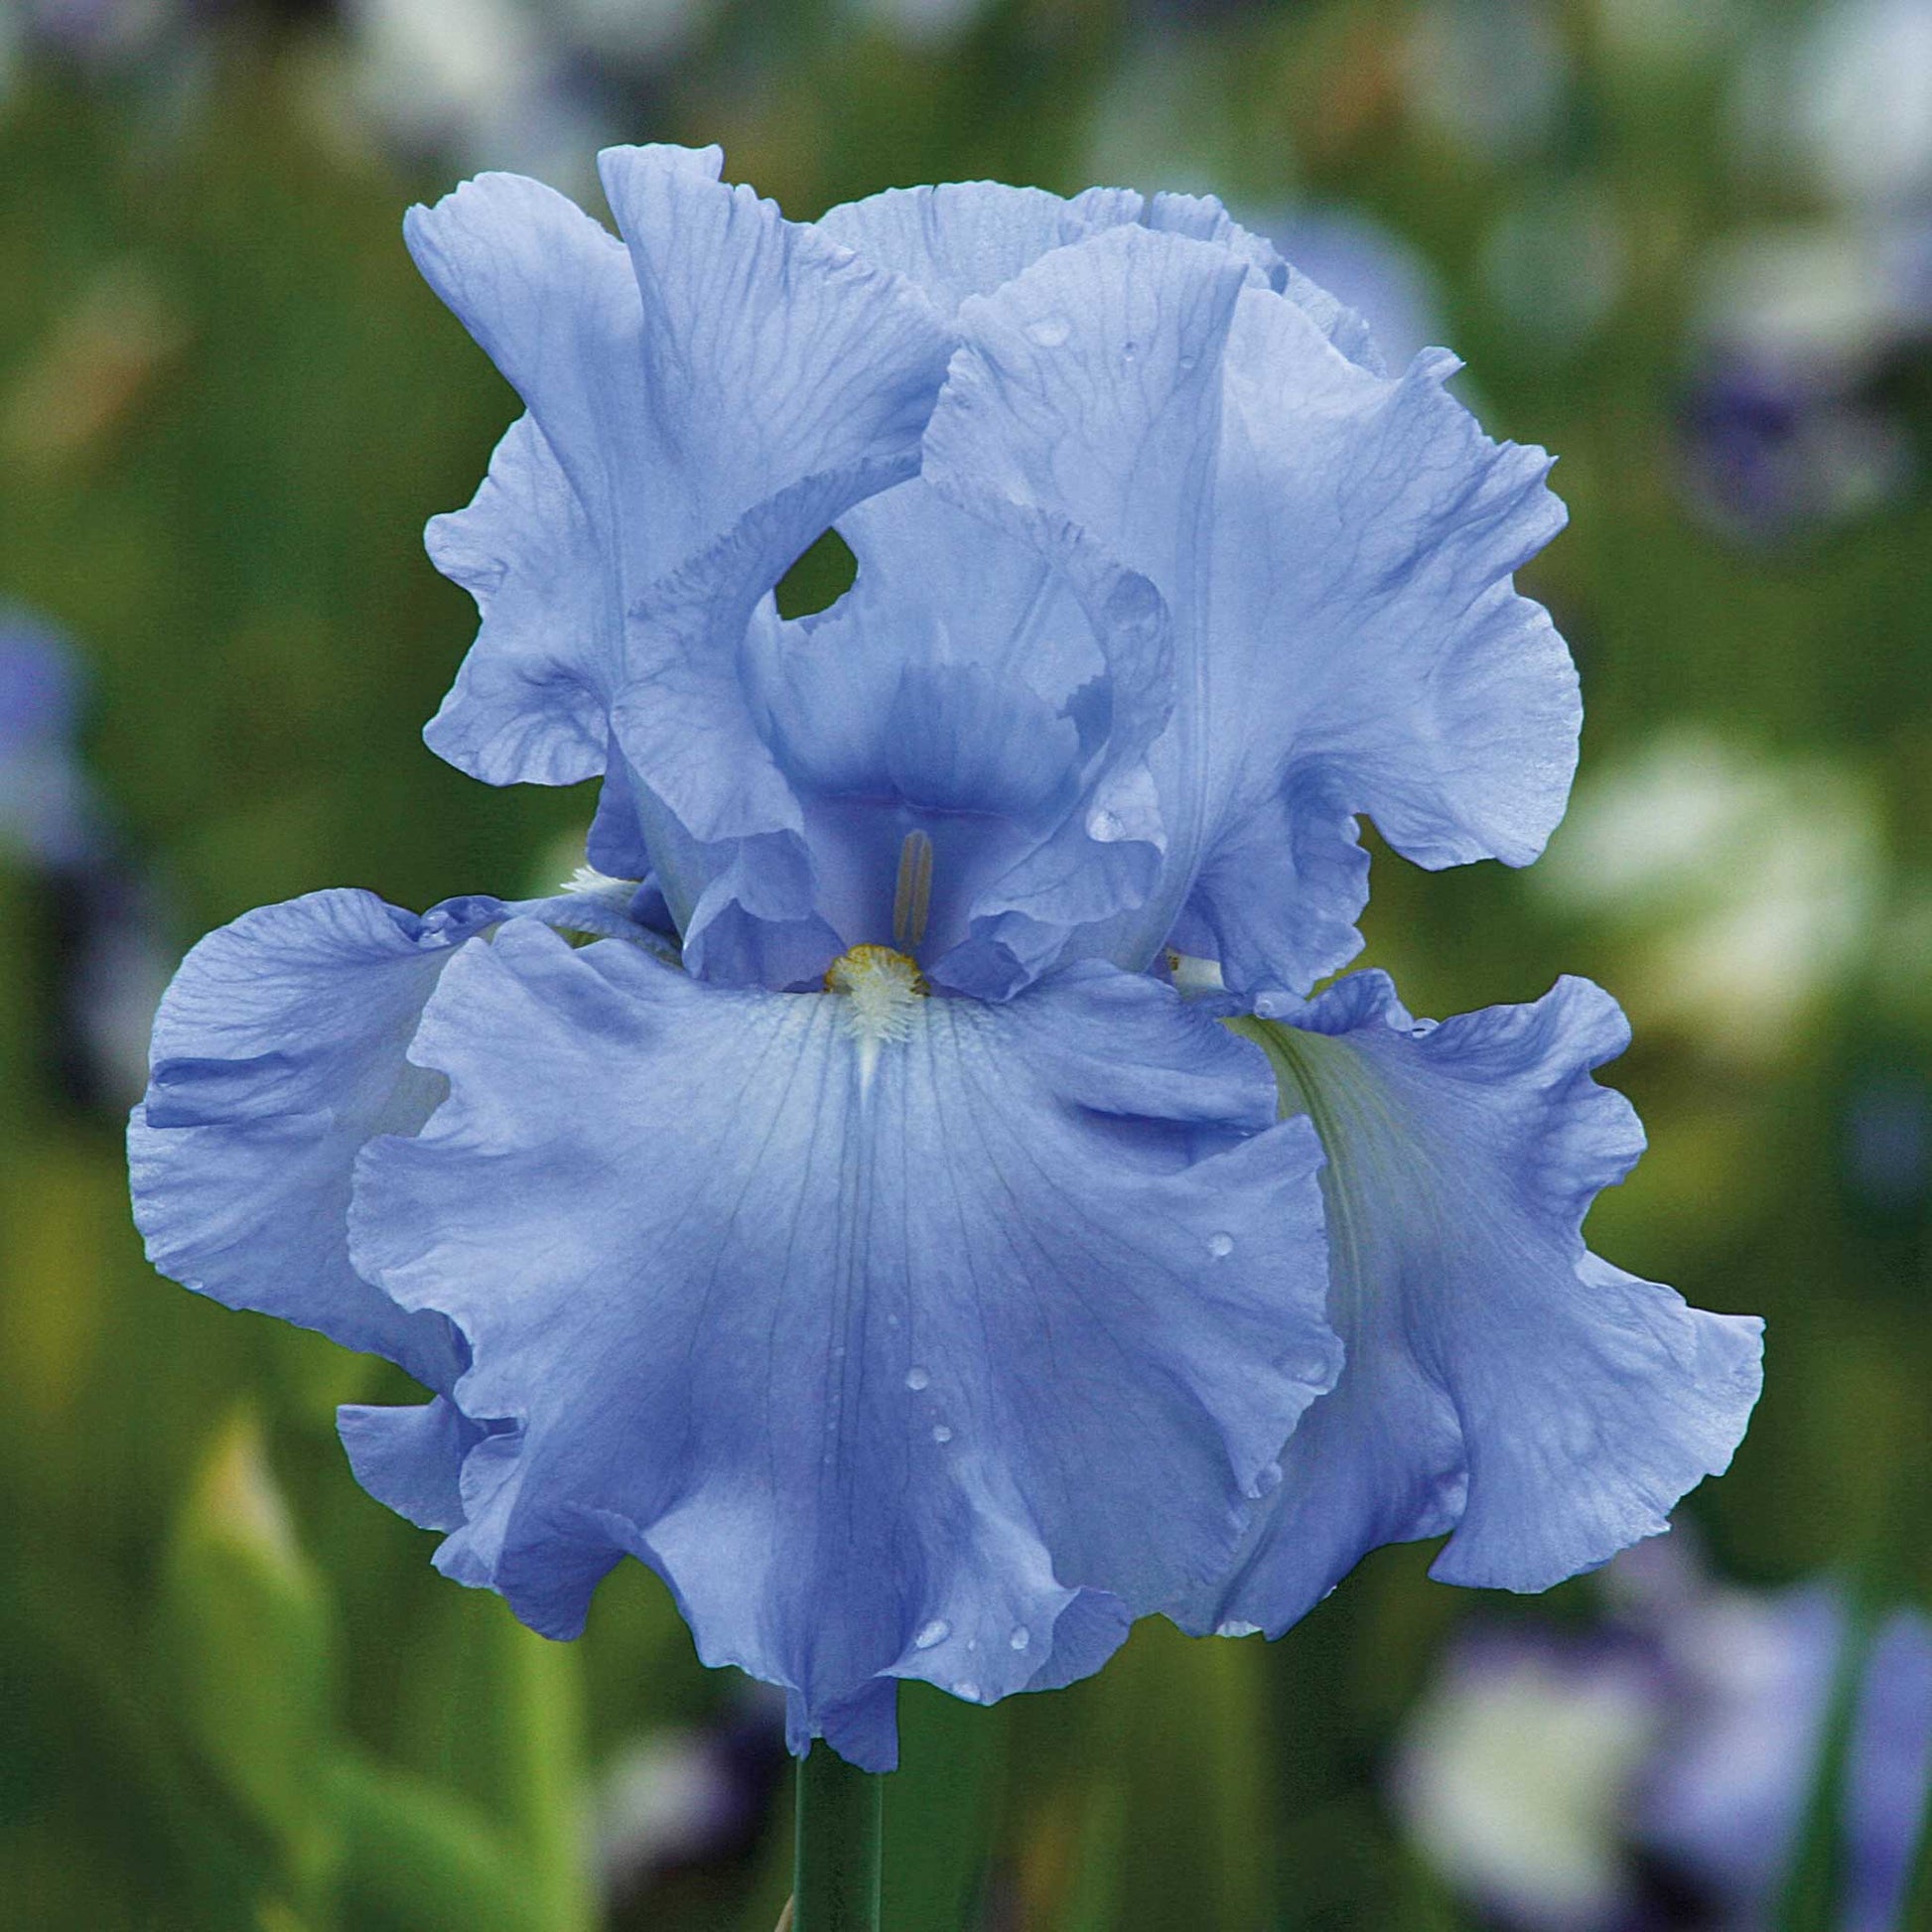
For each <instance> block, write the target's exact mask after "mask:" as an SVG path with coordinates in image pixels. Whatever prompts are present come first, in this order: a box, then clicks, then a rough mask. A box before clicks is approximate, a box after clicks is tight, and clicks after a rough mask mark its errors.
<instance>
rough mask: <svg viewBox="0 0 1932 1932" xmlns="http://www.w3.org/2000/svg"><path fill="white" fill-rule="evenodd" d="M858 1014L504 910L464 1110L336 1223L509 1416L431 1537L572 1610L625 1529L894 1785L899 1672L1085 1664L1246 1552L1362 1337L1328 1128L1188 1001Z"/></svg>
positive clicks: (545, 1604)
mask: <svg viewBox="0 0 1932 1932" xmlns="http://www.w3.org/2000/svg"><path fill="white" fill-rule="evenodd" d="M851 1012H852V1009H851V1007H850V1006H849V1004H848V1003H847V1002H846V1001H845V1000H844V999H843V998H841V997H839V996H836V995H830V994H799V995H789V996H782V995H770V994H765V993H759V992H739V991H733V990H727V989H720V988H717V987H711V986H706V985H704V984H702V983H700V982H697V981H694V980H691V979H689V978H687V977H686V976H684V975H683V974H681V973H679V972H677V971H675V970H673V969H670V968H666V967H664V966H662V965H660V964H658V963H657V962H656V961H654V960H652V959H651V958H649V957H648V956H647V955H645V954H644V953H642V952H641V951H639V950H638V949H636V948H633V947H626V946H622V945H593V946H590V947H587V948H583V949H581V950H576V951H573V950H572V949H571V948H570V947H569V946H567V945H566V944H564V943H563V942H562V941H560V940H558V939H556V938H555V937H554V936H552V935H549V934H547V933H544V932H542V931H539V930H537V929H535V928H534V927H531V926H527V925H525V926H519V927H512V928H505V929H504V930H503V931H502V933H501V934H500V935H499V937H498V939H497V941H496V943H495V944H494V945H493V946H491V947H489V948H487V949H483V948H476V949H472V950H471V951H470V952H468V953H466V954H465V955H464V956H463V957H462V958H461V959H460V960H458V961H456V962H454V964H453V967H452V970H451V971H450V972H449V973H447V974H446V975H445V977H444V980H443V983H442V985H441V986H440V987H439V988H438V991H437V994H436V996H435V997H434V998H433V999H432V1000H431V1002H430V1005H429V1007H428V1009H427V1011H426V1014H425V1017H424V1022H423V1027H422V1030H421V1033H420V1034H419V1035H418V1038H417V1041H416V1043H415V1045H414V1047H413V1048H412V1049H411V1050H412V1053H413V1055H414V1056H415V1058H416V1059H417V1060H418V1061H419V1062H420V1063H421V1064H422V1065H423V1066H424V1067H425V1068H426V1069H431V1070H434V1071H435V1072H437V1073H440V1074H442V1075H444V1076H445V1077H447V1078H448V1080H449V1082H450V1098H449V1099H448V1100H447V1101H446V1102H445V1103H444V1105H443V1107H442V1108H441V1109H440V1110H439V1111H438V1113H437V1114H436V1116H435V1118H434V1119H433V1121H432V1122H431V1123H430V1125H429V1127H428V1128H427V1129H426V1130H425V1132H424V1133H423V1134H421V1135H419V1136H418V1137H416V1138H415V1139H413V1140H410V1141H400V1140H392V1141H385V1142H381V1143H378V1144H375V1145H373V1146H371V1147H370V1149H369V1150H368V1152H367V1154H366V1155H365V1157H364V1159H363V1162H362V1166H361V1171H360V1173H359V1176H358V1179H357V1183H356V1195H355V1202H354V1207H353V1210H352V1215H351V1224H352V1230H353V1232H352V1247H353V1252H354V1254H355V1258H356V1262H357V1265H358V1267H360V1268H361V1269H362V1271H363V1272H364V1273H365V1274H366V1275H367V1276H368V1277H369V1278H370V1279H372V1280H375V1281H379V1282H380V1283H381V1284H382V1285H383V1287H384V1288H385V1289H386V1290H387V1291H388V1292H389V1294H390V1295H392V1296H393V1297H394V1298H395V1300H396V1301H397V1303H398V1304H400V1305H401V1306H403V1307H406V1308H411V1309H415V1310H419V1311H435V1312H436V1313H438V1314H440V1315H443V1316H446V1317H448V1318H449V1319H450V1320H451V1321H453V1322H454V1323H455V1324H456V1325H457V1327H458V1328H459V1329H460V1330H461V1332H462V1333H463V1335H464V1336H465V1338H466V1340H467V1343H468V1346H469V1348H470V1350H471V1353H472V1365H471V1366H470V1368H469V1369H468V1371H467V1372H466V1373H465V1375H464V1376H463V1378H462V1379H461V1381H460V1382H459V1384H458V1386H457V1389H456V1399H457V1401H458V1403H459V1405H460V1406H461V1408H462V1409H463V1411H464V1412H465V1414H466V1415H468V1416H470V1417H472V1418H476V1419H479V1420H480V1421H485V1422H488V1423H489V1424H491V1425H492V1426H493V1427H494V1428H495V1429H496V1431H497V1433H495V1434H492V1435H490V1436H489V1437H488V1438H486V1439H485V1440H483V1442H481V1443H480V1444H479V1445H478V1446H476V1447H475V1448H473V1449H471V1450H470V1452H469V1454H468V1457H467V1460H466V1461H465V1462H464V1464H463V1468H462V1472H461V1494H462V1498H463V1503H464V1507H465V1511H466V1515H467V1520H466V1522H465V1523H464V1525H463V1527H462V1528H461V1529H460V1530H458V1531H457V1532H456V1533H455V1534H454V1535H452V1536H451V1538H450V1539H449V1540H448V1541H447V1542H446V1543H445V1544H444V1545H443V1547H442V1550H441V1551H440V1553H439V1556H438V1559H437V1560H438V1563H439V1566H440V1567H441V1568H443V1569H444V1570H445V1571H446V1572H448V1573H449V1574H451V1575H452V1576H455V1577H457V1578H459V1579H461V1580H462V1581H464V1582H467V1583H472V1584H479V1585H485V1586H487V1587H493V1588H495V1589H498V1590H500V1591H501V1592H502V1593H503V1594H504V1595H505V1596H507V1597H508V1599H509V1601H510V1603H511V1605H512V1606H513V1607H514V1608H515V1610H516V1611H517V1613H518V1615H520V1616H521V1617H522V1618H523V1619H524V1620H525V1621H526V1622H529V1623H531V1624H532V1625H533V1626H535V1627H536V1628H538V1629H540V1630H544V1631H547V1632H549V1633H551V1634H554V1635H569V1634H573V1633H574V1632H575V1631H576V1630H577V1629H578V1628H579V1627H580V1626H581V1624H582V1621H583V1618H584V1614H585V1609H586V1605H587V1603H588V1600H589V1595H590V1592H591V1589H592V1587H593V1586H594V1585H595V1583H596V1581H597V1580H598V1578H599V1577H601V1576H602V1575H603V1574H604V1572H605V1571H606V1570H608V1569H609V1568H610V1567H611V1566H612V1565H613V1564H614V1563H615V1562H617V1561H618V1559H619V1558H620V1557H621V1555H622V1554H625V1553H629V1554H631V1555H634V1556H637V1557H639V1558H641V1559H642V1560H643V1561H644V1562H646V1563H648V1564H649V1565H650V1566H651V1567H652V1568H653V1569H655V1570H657V1571H658V1572H659V1574H660V1575H662V1576H663V1577H664V1578H665V1580H666V1581H667V1583H668V1584H669V1585H670V1587H671V1588H672V1589H673V1591H674V1592H675V1594H676V1596H677V1598H678V1601H679V1603H680V1606H681V1608H682V1609H683V1611H684V1614H685V1616H686V1618H687V1620H688V1621H689V1623H690V1625H691V1628H692V1630H693V1632H694V1634H695V1636H696V1639H697V1643H698V1649H699V1654H700V1655H701V1656H702V1657H704V1658H705V1660H706V1661H707V1662H709V1663H713V1664H724V1663H732V1664H737V1665H740V1666H741V1667H743V1668H744V1669H746V1670H748V1671H750V1672H752V1673H753V1674H754V1675H756V1676H759V1677H761V1678H764V1679H766V1680H767V1681H770V1682H773V1683H777V1684H781V1685H783V1686H785V1687H786V1689H787V1691H788V1693H789V1694H790V1706H791V1737H792V1743H793V1747H794V1748H795V1749H802V1748H804V1746H805V1744H806V1743H807V1742H808V1741H809V1739H810V1737H811V1736H812V1735H814V1734H820V1735H824V1736H826V1737H827V1738H829V1739H830V1740H831V1741H832V1742H833V1743H834V1744H835V1745H836V1747H837V1748H839V1749H840V1750H841V1751H843V1752H845V1753H846V1754H847V1755H849V1756H851V1757H853V1758H854V1759H855V1760H856V1761H858V1762H860V1763H862V1764H865V1765H867V1766H868V1767H869V1768H873V1769H882V1768H886V1767H887V1766H888V1765H890V1763H891V1762H892V1761H893V1758H894V1756H895V1753H896V1744H895V1742H894V1730H893V1721H892V1710H893V1701H892V1686H893V1683H894V1681H895V1680H897V1679H898V1678H901V1677H921V1678H926V1679H929V1680H930V1681H932V1682H934V1683H937V1684H940V1685H942V1686H944V1687H945V1688H947V1689H949V1690H951V1691H952V1692H954V1693H955V1694H956V1695H958V1696H960V1697H964V1698H969V1699H972V1700H974V1701H976V1702H991V1701H993V1700H995V1699H998V1698H1001V1697H1004V1696H1006V1695H1007V1694H1008V1693H1010V1692H1013V1691H1017V1690H1021V1689H1025V1688H1038V1687H1042V1686H1044V1685H1048V1684H1053V1683H1060V1682H1065V1681H1068V1680H1069V1679H1070V1678H1072V1677H1074V1676H1078V1675H1082V1674H1084V1673H1085V1672H1087V1671H1090V1670H1092V1669H1094V1668H1096V1667H1097V1666H1098V1665H1099V1663H1100V1662H1101V1661H1102V1660H1103V1659H1104V1658H1105V1656H1106V1655H1107V1654H1108V1653H1109V1652H1110V1651H1111V1650H1112V1649H1113V1648H1114V1646H1115V1645H1116V1644H1117V1643H1118V1642H1119V1641H1120V1639H1121V1637H1122V1636H1123V1635H1124V1634H1125V1632H1126V1629H1127V1627H1128V1624H1129V1622H1130V1620H1131V1619H1132V1618H1133V1617H1135V1616H1137V1615H1140V1614H1143V1613H1145V1612H1146V1611H1148V1610H1150V1609H1152V1608H1154V1607H1156V1606H1158V1605H1160V1604H1162V1603H1164V1602H1167V1601H1170V1600H1172V1599H1173V1598H1174V1597H1175V1596H1177V1595H1181V1594H1185V1593H1187V1592H1188V1591H1190V1590H1198V1589H1200V1588H1202V1587H1206V1585H1207V1584H1208V1581H1209V1580H1210V1579H1211V1578H1213V1577H1215V1576H1217V1575H1220V1574H1222V1573H1224V1571H1225V1567H1226V1565H1227V1563H1228V1561H1229V1559H1230V1557H1231V1555H1232V1553H1233V1551H1234V1549H1235V1547H1236V1544H1237V1542H1238V1540H1239V1538H1240V1536H1241V1534H1242V1530H1243V1527H1244V1525H1245V1522H1246V1520H1247V1516H1248V1514H1249V1512H1250V1510H1251V1509H1252V1506H1253V1499H1254V1498H1255V1497H1256V1496H1257V1495H1259V1494H1261V1493H1262V1492H1264V1491H1265V1490H1266V1489H1267V1488H1268V1487H1269V1485H1270V1484H1271V1483H1272V1482H1273V1481H1274V1480H1275V1474H1276V1459H1277V1457H1278V1455H1279V1452H1280V1449H1281V1445H1282V1443H1283V1441H1284V1440H1285V1439H1286V1438H1287V1437H1288V1435H1289V1432H1290V1430H1291V1429H1292V1428H1293V1426H1294V1423H1295V1421H1296V1419H1297V1417H1298V1416H1299V1415H1300V1414H1301V1412H1302V1410H1303V1409H1304V1407H1306V1405H1307V1404H1308V1403H1309V1402H1310V1401H1311V1400H1312V1399H1313V1398H1314V1397H1315V1396H1316V1395H1318V1394H1319V1393H1320V1392H1321V1391H1322V1390H1324V1389H1325V1388H1327V1387H1329V1386H1331V1384H1332V1382H1333V1380H1334V1377H1335V1375H1336V1373H1337V1372H1338V1367H1339V1348H1338V1346H1337V1344H1336V1343H1335V1341H1334V1339H1333V1337H1332V1335H1331V1333H1330V1332H1329V1330H1328V1329H1327V1327H1326V1325H1325V1323H1324V1322H1323V1320H1322V1318H1321V1314H1320V1308H1321V1303H1322V1299H1323V1295H1324V1292H1325V1270H1324V1267H1323V1262H1322V1243H1321V1236H1320V1205H1319V1187H1318V1183H1317V1182H1316V1180H1315V1177H1314V1176H1315V1167H1316V1164H1317V1161H1318V1156H1317V1152H1316V1148H1315V1144H1314V1136H1313V1133H1312V1131H1311V1128H1310V1127H1309V1124H1308V1123H1307V1122H1306V1121H1300V1120H1295V1121H1286V1122H1282V1123H1280V1124H1277V1125H1271V1124H1270V1123H1271V1122H1273V1121H1274V1118H1275V1112H1276V1109H1275V1097H1274V1091H1273V1085H1272V1082H1271V1081H1270V1080H1269V1079H1268V1077H1267V1070H1266V1065H1265V1062H1264V1061H1263V1059H1262V1057H1261V1056H1260V1055H1259V1054H1257V1053H1255V1051H1254V1049H1253V1047H1252V1046H1250V1045H1249V1044H1247V1043H1246V1042H1243V1041H1237V1040H1235V1039H1233V1038H1231V1037H1230V1036H1228V1035H1226V1034H1225V1033H1223V1032H1221V1031H1220V1030H1218V1029H1217V1028H1216V1027H1215V1026H1214V1024H1213V1023H1212V1022H1211V1021H1210V1020H1208V1019H1207V1018H1206V1017H1205V1016H1204V1015H1202V1014H1199V1013H1196V1012H1193V1011H1191V1010H1189V1009H1187V1008H1185V1007H1184V1006H1182V1004H1181V1003H1180V1002H1179V1001H1178V1000H1177V999H1176V997H1175V996H1174V995H1173V992H1172V991H1171V990H1170V989H1168V988H1166V987H1163V986H1160V985H1159V984H1157V983H1155V982H1153V981H1150V980H1146V979H1139V978H1133V977H1130V976H1126V975H1122V974H1118V973H1115V972H1113V971H1112V970H1111V969H1108V968H1104V967H1093V966H1090V967H1085V968H1081V969H1077V970H1076V971H1075V972H1073V973H1071V974H1069V975H1066V976H1063V977H1061V978H1058V979H1055V980H1053V981H1049V982H1047V983H1044V984H1042V985H1041V986H1039V987H1037V988H1035V989H1034V990H1033V991H1031V992H1030V993H1028V994H1027V995H1025V996H1023V997H1021V998H1019V999H1017V1000H1015V1001H1013V1002H1012V1003H1011V1004H1009V1005H1007V1006H1004V1007H988V1006H984V1005H981V1004H979V1003H977V1002H973V1001H967V1000H951V999H944V998H938V997H934V998H931V999H927V1000H921V1001H918V1002H917V1003H916V1010H915V1011H913V1012H911V1013H910V1014H908V1015H907V1016H905V1033H904V1036H903V1037H902V1038H893V1037H890V1036H889V1037H884V1038H877V1039H873V1040H870V1041H868V1040H866V1039H863V1038H861V1037H859V1036H857V1035H855V1033H854V1031H853V1028H852V1024H851Z"/></svg>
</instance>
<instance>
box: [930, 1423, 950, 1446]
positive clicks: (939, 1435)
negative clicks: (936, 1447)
mask: <svg viewBox="0 0 1932 1932" xmlns="http://www.w3.org/2000/svg"><path fill="white" fill-rule="evenodd" d="M932 1440H933V1441H934V1442H935V1443H950V1442H951V1441H952V1431H951V1430H950V1429H948V1428H947V1427H946V1425H945V1424H944V1423H942V1422H936V1423H934V1424H933V1425H932Z"/></svg>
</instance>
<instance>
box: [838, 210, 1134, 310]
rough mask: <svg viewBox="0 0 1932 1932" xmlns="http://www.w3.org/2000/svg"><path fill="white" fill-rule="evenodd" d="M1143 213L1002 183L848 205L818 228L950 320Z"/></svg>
mask: <svg viewBox="0 0 1932 1932" xmlns="http://www.w3.org/2000/svg"><path fill="white" fill-rule="evenodd" d="M1161 199H1163V200H1165V199H1166V198H1165V197H1163V198H1161ZM1142 207H1143V204H1142V201H1141V197H1140V196H1139V195H1138V194H1136V193H1135V191H1134V190H1133V189H1131V188H1090V189H1088V190H1087V192H1086V193H1085V194H1084V195H1076V196H1075V197H1074V198H1073V199H1072V200H1071V201H1066V200H1063V199H1062V198H1061V197H1060V196H1058V195H1050V194H1048V193H1047V192H1046V190H1045V189H1043V188H1009V187H1008V186H1007V185H1006V184H1005V183H1004V182H997V181H957V182H940V183H939V184H937V185H936V186H933V187H919V188H889V189H887V190H886V192H885V193H884V194H882V195H870V196H868V197H867V198H866V199H865V200H864V201H862V202H846V203H844V204H842V205H841V206H840V207H835V208H832V209H830V210H829V211H828V212H827V213H826V214H825V215H824V216H823V217H822V218H821V220H820V221H819V223H818V226H819V227H820V228H821V229H822V230H823V231H824V232H825V233H826V234H828V235H830V236H831V237H832V239H833V240H834V241H840V242H843V243H844V244H845V245H846V246H847V247H848V248H854V249H857V250H858V252H859V253H860V254H861V255H863V256H864V257H865V258H866V260H868V261H870V262H875V263H877V264H878V265H879V266H880V267H881V268H892V269H897V271H898V272H899V273H900V274H901V275H904V276H906V277H907V278H908V279H910V280H911V281H913V282H916V283H917V284H918V285H919V287H920V288H921V289H923V290H924V291H925V293H926V295H927V297H928V298H929V299H930V300H931V302H932V303H933V306H934V307H935V308H937V309H938V310H939V312H940V313H941V314H942V315H947V316H952V315H957V314H958V312H959V305H960V304H961V303H962V302H964V301H965V300H966V299H967V297H968V296H974V295H990V294H992V292H993V291H994V290H995V289H997V288H999V287H1000V286H1001V285H1002V284H1003V283H1006V282H1010V281H1012V280H1013V278H1014V277H1015V276H1016V275H1018V274H1020V273H1021V272H1022V270H1024V269H1027V268H1030V267H1031V266H1032V265H1033V264H1034V263H1035V262H1036V261H1037V260H1038V259H1039V258H1040V256H1041V255H1044V254H1047V253H1049V252H1050V251H1051V250H1052V249H1055V248H1063V247H1065V246H1066V245H1067V244H1068V243H1069V242H1075V241H1084V240H1085V239H1086V238H1087V237H1088V236H1089V235H1092V234H1098V233H1099V232H1100V231H1101V230H1102V229H1104V228H1111V227H1117V226H1119V225H1120V224H1121V223H1122V222H1126V221H1135V220H1138V219H1139V218H1140V216H1141V213H1142Z"/></svg>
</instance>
